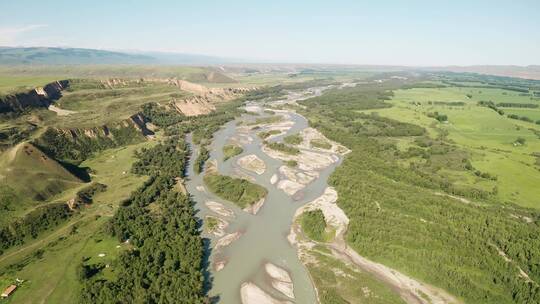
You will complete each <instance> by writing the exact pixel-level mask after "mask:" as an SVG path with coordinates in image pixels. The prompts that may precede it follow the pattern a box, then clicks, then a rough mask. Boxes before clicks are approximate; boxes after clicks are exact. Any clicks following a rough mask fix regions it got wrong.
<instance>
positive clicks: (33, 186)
mask: <svg viewBox="0 0 540 304" xmlns="http://www.w3.org/2000/svg"><path fill="white" fill-rule="evenodd" d="M0 180H1V181H2V186H3V187H4V188H3V189H2V190H4V191H3V192H6V191H8V190H7V188H10V189H11V190H13V192H14V194H15V195H16V196H17V197H18V198H19V200H20V201H38V202H39V201H45V200H47V199H49V198H51V197H52V196H54V195H56V194H59V193H61V192H62V191H65V190H66V189H68V188H71V187H75V186H78V185H80V183H82V181H81V180H80V179H79V178H78V177H76V176H75V175H73V174H72V173H71V172H69V171H68V170H67V169H66V168H65V167H63V166H62V165H61V164H60V163H58V162H57V161H56V160H54V159H52V158H50V157H49V156H47V155H46V154H45V153H43V152H42V151H41V150H39V149H38V148H36V147H35V146H33V145H32V144H29V143H23V144H19V145H17V146H15V147H14V148H12V149H11V150H9V151H6V152H5V153H4V154H2V155H0ZM14 203H17V202H14ZM3 207H5V206H3ZM18 207H19V206H8V207H7V208H8V210H15V209H17V208H18Z"/></svg>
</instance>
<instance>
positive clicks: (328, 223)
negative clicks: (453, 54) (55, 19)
mask: <svg viewBox="0 0 540 304" xmlns="http://www.w3.org/2000/svg"><path fill="white" fill-rule="evenodd" d="M0 92H1V95H0V109H1V112H2V113H1V114H0V147H1V151H0V180H1V181H2V183H1V186H0V210H2V215H3V216H2V219H1V220H0V245H1V247H0V288H2V286H3V285H6V286H7V285H9V284H14V283H15V284H17V285H18V289H17V291H16V292H15V293H14V294H13V296H11V297H10V298H9V299H7V300H5V302H7V303H28V302H34V301H35V299H40V301H42V302H44V303H76V302H77V303H110V302H111V301H113V299H114V301H121V302H126V303H127V302H144V303H148V302H156V303H157V302H163V303H178V302H182V303H184V302H185V303H207V302H209V301H217V302H219V300H220V298H219V294H217V295H215V294H214V293H213V290H214V289H212V288H215V287H216V286H215V285H217V287H218V288H223V286H229V285H227V284H230V283H231V282H233V281H243V280H244V279H246V278H244V277H242V278H240V277H234V280H233V278H230V279H229V280H227V282H226V283H225V285H220V284H224V283H223V282H224V281H223V280H222V277H221V276H222V274H223V273H232V272H231V271H233V272H234V271H235V269H234V267H240V266H238V265H239V264H238V263H237V262H235V256H232V257H231V258H230V259H222V260H219V258H220V257H224V256H226V254H238V256H236V259H238V258H245V260H243V261H244V262H245V263H243V264H246V265H247V264H248V263H247V261H254V259H256V258H258V257H256V256H252V255H254V254H257V252H260V251H257V250H263V251H264V248H266V247H265V246H271V247H272V248H284V249H283V252H281V253H282V254H285V252H286V254H287V258H291V257H292V258H293V259H294V261H296V262H295V263H298V264H299V265H300V266H301V267H296V266H293V265H296V264H295V263H292V262H291V263H290V264H288V263H286V262H284V261H287V260H286V259H285V258H282V259H281V260H280V261H281V262H279V261H278V260H277V258H276V261H273V262H275V263H277V264H280V263H283V264H280V267H283V268H282V272H281V274H282V275H283V274H285V275H283V276H282V281H281V283H280V284H285V285H286V286H289V285H287V284H292V283H293V282H295V284H296V283H297V282H298V281H297V279H298V277H295V276H293V277H292V281H291V282H288V281H287V280H291V278H289V279H287V276H290V274H291V273H294V274H296V275H298V274H303V275H305V277H306V278H308V280H309V281H306V282H304V283H306V284H307V285H309V286H312V289H313V290H311V291H310V289H309V288H308V289H306V290H303V289H302V290H301V291H292V289H291V290H289V289H288V288H289V287H287V288H284V287H283V286H282V285H279V284H278V285H279V286H280V287H279V288H275V286H274V285H275V284H277V283H276V282H275V281H268V280H267V279H265V278H266V277H265V276H264V275H267V274H264V275H260V274H257V275H254V276H253V277H251V278H250V279H251V280H253V282H255V283H257V284H259V285H256V284H254V283H253V282H251V284H247V285H244V284H242V286H232V287H231V288H233V289H231V290H232V291H233V293H234V294H229V292H227V296H226V297H225V298H227V299H230V297H238V296H239V293H240V292H243V296H244V295H245V294H246V293H252V294H251V296H253V293H255V294H256V296H262V297H266V296H268V297H269V298H268V297H267V298H266V299H273V300H272V301H275V302H271V303H286V302H285V301H286V300H290V299H292V298H293V297H291V295H292V296H294V294H295V293H297V295H298V296H299V297H301V296H305V297H306V298H309V297H311V296H313V297H314V298H317V299H318V301H319V302H320V303H323V304H334V303H356V302H359V303H403V302H405V303H430V302H433V301H439V302H441V303H486V304H487V303H537V302H538V301H539V300H540V298H539V297H540V289H539V287H538V284H539V283H540V273H538V267H537V265H536V261H537V260H538V258H539V256H538V255H539V254H540V244H538V239H537V237H536V236H537V235H538V232H539V226H538V223H539V219H540V213H539V211H538V209H539V208H540V201H538V198H539V197H540V192H539V191H540V189H539V188H538V187H537V185H538V184H540V121H539V119H540V117H539V116H538V111H539V108H540V107H539V106H540V83H539V82H538V81H534V80H526V79H522V78H509V77H497V76H492V75H480V74H470V73H449V72H432V71H429V72H425V71H414V72H411V71H410V70H408V69H404V70H400V71H394V70H392V69H390V70H389V69H385V70H382V71H378V72H377V71H375V72H374V71H372V70H371V68H370V69H369V70H365V69H356V68H353V69H349V68H345V69H340V68H336V67H325V68H324V69H322V68H320V67H317V66H316V67H313V68H312V69H308V68H306V67H302V68H301V69H299V68H297V67H295V68H294V70H292V71H291V70H289V69H283V68H280V67H276V69H274V70H268V69H266V67H265V66H264V65H261V66H258V67H257V69H256V71H255V70H254V69H253V67H249V68H248V67H246V68H240V67H238V66H232V67H223V68H222V69H221V68H215V67H210V68H208V67H178V66H161V67H160V66H146V65H145V66H133V65H125V66H116V65H111V66H108V65H103V66H43V67H38V68H35V69H32V70H31V71H29V70H26V69H25V68H24V67H22V66H11V67H7V66H3V67H0ZM289 130H291V131H289ZM216 147H217V148H216ZM257 155H258V156H257ZM326 162H328V163H326ZM216 164H217V166H216ZM322 164H325V165H329V164H333V165H332V166H331V169H332V170H329V171H324V170H326V169H322V167H324V166H323V165H322ZM317 166H322V167H321V168H319V167H317ZM224 168H225V169H224ZM329 168H330V167H329ZM223 170H225V171H223ZM272 170H274V171H275V172H274V171H272ZM222 172H225V173H222ZM229 173H230V174H229ZM229 175H230V176H229ZM274 176H275V177H274ZM319 177H323V178H321V179H319ZM326 179H327V180H328V184H326ZM196 183H200V184H196ZM261 184H262V185H264V187H263V186H261ZM303 187H307V188H306V189H308V191H306V193H303V192H302V191H299V190H298V189H302V188H303ZM201 189H202V190H201ZM319 192H321V193H322V195H321V196H318V195H317V193H319ZM212 195H214V196H212ZM209 197H211V198H212V199H215V200H216V201H215V202H214V201H207V200H208V198H209ZM267 197H270V199H269V200H267V201H265V199H266V198H267ZM276 197H277V198H280V199H274V198H276ZM201 198H204V199H203V200H201ZM284 198H286V199H284ZM289 201H290V202H289ZM277 202H279V203H280V204H287V205H286V206H284V205H279V204H277ZM208 203H210V204H208ZM304 204H305V205H304ZM253 205H257V208H252V209H253V210H252V209H249V208H246V207H251V206H253ZM201 206H206V207H201ZM207 206H211V207H212V208H214V209H212V210H210V211H212V212H214V213H215V214H213V215H208V216H204V215H205V214H206V213H204V212H207V211H203V215H201V214H200V212H201V210H206V209H205V208H209V207H207ZM242 208H246V209H248V210H247V211H246V210H242ZM229 209H230V210H229ZM255 209H256V210H255ZM231 210H232V211H231ZM216 211H217V212H216ZM295 212H296V213H295ZM231 213H232V214H236V215H235V216H236V218H237V220H238V221H239V222H238V223H235V220H233V219H231V218H228V217H229V216H230V214H231ZM286 214H289V215H294V219H291V218H287V217H286V216H285V215H286ZM233 218H234V217H233ZM266 220H268V221H266ZM248 221H249V223H254V225H253V226H249V225H247V224H245V223H247V222H248ZM257 223H264V225H266V226H264V227H260V225H257ZM282 224H283V225H282ZM278 225H282V226H283V227H285V228H287V229H288V228H290V230H291V232H290V233H292V232H294V235H295V238H296V239H295V241H296V243H295V242H292V245H291V244H289V242H287V233H289V231H282V230H280V229H281V228H282V227H281V226H278ZM291 225H292V226H291ZM248 226H249V227H258V228H249V229H257V230H255V231H258V232H257V233H260V234H261V237H259V239H258V241H260V242H261V243H260V244H262V245H260V248H258V249H257V250H255V249H253V250H246V249H247V248H249V240H251V239H250V235H253V231H251V234H250V231H244V230H242V229H246V227H248ZM278 227H279V229H278ZM266 234H272V235H266ZM264 235H266V236H267V239H263V238H262V237H263V236H264ZM216 236H219V237H217V238H216ZM221 237H223V238H225V239H224V240H221ZM251 237H252V236H251ZM257 237H258V236H257ZM290 238H291V236H290V235H289V241H290ZM265 240H267V242H265ZM272 242H275V243H272ZM231 243H232V244H231ZM217 244H219V245H217ZM236 246H238V247H236ZM246 246H247V247H246ZM279 246H287V247H279ZM269 248H270V247H269ZM285 248H286V249H285ZM291 250H292V252H293V255H289V253H290V251H291ZM267 252H269V253H270V254H272V256H274V254H275V255H279V254H280V252H277V251H276V252H272V251H271V250H267ZM223 253H225V254H223ZM294 253H296V254H298V255H299V256H298V257H296V256H295V254H294ZM213 254H214V255H213ZM250 254H251V255H250ZM214 258H216V259H217V260H213V259H214ZM216 261H217V263H216ZM216 265H218V266H219V269H218V267H217V266H216ZM257 265H258V266H261V265H260V263H258V264H257ZM274 266H276V265H274ZM210 267H212V269H210ZM267 267H268V266H267ZM276 267H277V266H276ZM287 267H290V269H287ZM278 268H279V267H278ZM222 269H223V270H222ZM248 270H250V269H248ZM274 270H275V269H274ZM218 271H220V272H218ZM221 271H222V272H221ZM242 271H246V269H242ZM250 271H251V270H250ZM266 271H267V270H266ZM278 272H279V271H278ZM43 273H47V276H46V277H45V276H43ZM235 273H240V272H235ZM250 273H255V270H253V271H251V272H250ZM231 275H233V274H231ZM17 278H19V279H22V280H23V281H22V282H17V281H16V279H17ZM214 278H215V279H216V280H215V281H214V280H213V279H214ZM274 280H275V278H274ZM261 282H263V283H261ZM264 282H266V283H264ZM268 282H273V284H272V285H270V286H271V287H272V288H275V290H273V289H270V288H268V287H265V285H264V284H267V283H268ZM213 284H214V286H213ZM261 284H262V285H261ZM302 284H303V283H302ZM253 285H255V287H253ZM267 285H268V284H267ZM257 286H263V288H262V289H260V288H259V287H257ZM291 286H292V285H291ZM297 286H303V285H297ZM257 288H259V289H260V290H259V289H257ZM291 288H292V287H291ZM241 290H243V291H241ZM246 290H247V291H246ZM276 291H277V292H276ZM261 292H262V293H261ZM280 292H281V293H280ZM310 293H313V294H310ZM264 294H267V295H266V296H265V295H264ZM243 296H242V297H243ZM247 298H249V297H247ZM259 299H260V298H259ZM299 299H300V298H299ZM245 301H247V302H244V304H249V303H252V302H249V300H245ZM276 301H277V302H276Z"/></svg>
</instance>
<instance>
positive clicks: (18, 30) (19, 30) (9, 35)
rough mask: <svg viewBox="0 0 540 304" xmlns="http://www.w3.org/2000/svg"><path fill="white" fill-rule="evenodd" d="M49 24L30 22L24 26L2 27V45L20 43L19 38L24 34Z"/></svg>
mask: <svg viewBox="0 0 540 304" xmlns="http://www.w3.org/2000/svg"><path fill="white" fill-rule="evenodd" d="M47 26H48V25H46V24H29V25H24V26H6V27H0V45H14V44H19V43H20V41H18V39H17V38H19V37H20V36H21V35H22V34H24V33H28V32H31V31H34V30H37V29H40V28H44V27H47Z"/></svg>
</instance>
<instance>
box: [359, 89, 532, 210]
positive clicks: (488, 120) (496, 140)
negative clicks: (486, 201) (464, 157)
mask: <svg viewBox="0 0 540 304" xmlns="http://www.w3.org/2000/svg"><path fill="white" fill-rule="evenodd" d="M467 95H469V96H471V95H472V97H469V96H467ZM483 100H488V101H493V102H495V103H499V102H508V103H534V102H537V101H535V100H531V98H530V97H528V96H522V95H520V93H518V92H513V91H508V90H502V89H487V88H462V87H458V88H456V87H448V88H435V89H433V88H414V89H407V90H397V91H395V92H394V97H393V98H392V100H391V101H390V103H391V104H392V105H394V106H393V107H391V108H386V109H377V110H370V111H364V112H376V113H378V115H381V116H384V117H388V118H393V119H396V120H398V121H402V122H408V123H415V124H418V125H421V126H422V127H424V128H426V129H427V130H428V133H429V134H430V136H431V137H432V138H436V137H438V136H441V134H447V135H445V136H447V137H448V138H449V139H450V140H452V141H453V142H455V143H456V144H457V145H459V146H460V147H462V148H464V149H466V150H467V151H468V153H470V154H471V155H472V159H471V163H472V165H473V167H474V168H476V169H478V170H480V171H482V172H489V174H491V175H493V176H496V177H497V181H490V182H488V183H486V181H485V180H482V179H477V178H472V177H470V176H469V177H466V176H463V174H457V175H454V174H453V173H451V172H449V171H446V172H447V173H448V174H449V177H450V179H451V180H453V181H456V182H461V183H469V182H472V183H473V184H475V185H476V186H478V187H480V188H485V187H486V184H491V187H494V186H497V191H498V196H499V197H500V198H501V199H502V200H503V201H507V202H512V203H517V204H520V205H522V206H526V207H535V208H540V188H539V187H536V186H535V185H539V184H540V174H539V168H538V167H537V166H535V162H536V158H535V157H534V156H533V153H535V152H538V151H540V140H539V139H540V138H539V136H538V132H539V131H540V126H539V125H536V124H534V123H528V122H524V121H519V120H514V119H509V118H508V117H506V115H499V114H498V113H497V112H495V111H493V110H492V109H490V108H488V107H482V106H479V105H478V102H479V101H483ZM436 102H463V103H464V105H463V106H447V105H444V104H437V103H436ZM537 103H539V104H540V102H537ZM503 110H504V112H505V113H514V112H515V113H520V115H525V116H531V117H535V116H534V115H535V113H536V112H537V111H538V110H537V109H523V108H520V109H517V108H504V109H503ZM433 112H439V113H444V114H445V115H447V116H448V123H440V122H438V121H436V120H435V119H433V118H430V117H428V116H427V114H428V113H433ZM517 138H524V139H525V141H526V143H525V145H522V146H515V145H514V142H515V141H516V139H517Z"/></svg>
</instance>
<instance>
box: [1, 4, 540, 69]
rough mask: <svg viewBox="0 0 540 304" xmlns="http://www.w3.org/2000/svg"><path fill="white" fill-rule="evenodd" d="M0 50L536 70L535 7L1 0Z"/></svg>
mask: <svg viewBox="0 0 540 304" xmlns="http://www.w3.org/2000/svg"><path fill="white" fill-rule="evenodd" d="M0 46H61V47H82V48H96V49H108V50H132V51H134V50H137V51H164V52H179V53H191V54H204V55H214V56H220V57H232V58H239V59H243V60H247V61H254V62H255V61H268V62H294V63H338V64H370V65H408V66H442V65H484V64H493V65H539V64H540V1H538V0H513V1H508V0H505V1H499V0H491V1H484V0H468V1H466V0H454V1H449V0H448V1H439V0H431V1H419V0H408V1H407V0H402V1H398V0H394V1H390V0H377V1H363V0H350V1H346V0H332V1H317V0H310V1H301V0H289V1H281V0H273V1H257V0H251V1H236V0H228V1H205V0H198V1H181V0H180V1H172V0H171V1H165V0H161V1H160V0H156V1H135V0H131V1H128V0H124V1H122V0H92V1H74V0H70V1H60V0H58V1H57V0H47V1H43V0H35V1H30V0H16V1H15V0H13V1H12V0H0Z"/></svg>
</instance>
